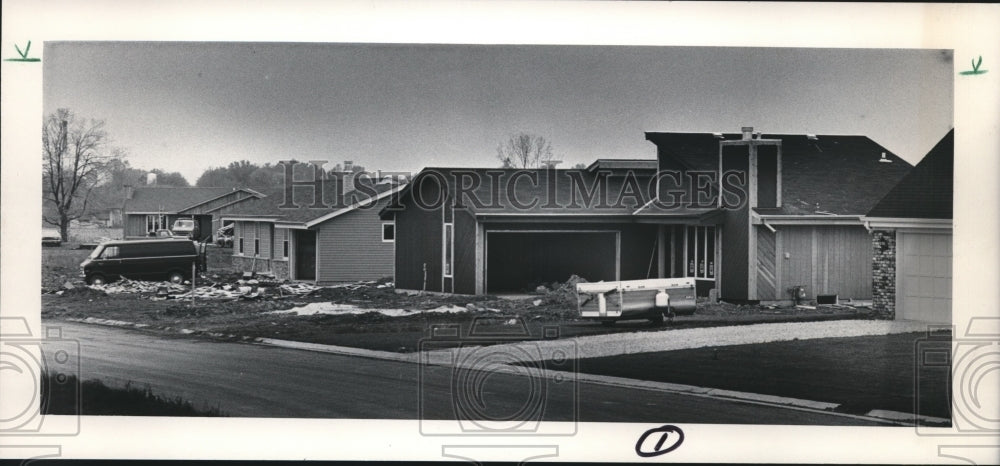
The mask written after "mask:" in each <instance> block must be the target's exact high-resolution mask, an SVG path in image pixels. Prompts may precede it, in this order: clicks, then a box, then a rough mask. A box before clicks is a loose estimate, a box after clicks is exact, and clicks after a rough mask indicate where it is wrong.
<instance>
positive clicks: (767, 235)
mask: <svg viewBox="0 0 1000 466" xmlns="http://www.w3.org/2000/svg"><path fill="white" fill-rule="evenodd" d="M756 228H757V299H760V300H774V299H777V297H776V291H777V278H776V273H775V270H776V265H775V251H776V246H777V245H776V235H775V234H774V233H772V232H771V230H768V229H767V228H764V227H756Z"/></svg>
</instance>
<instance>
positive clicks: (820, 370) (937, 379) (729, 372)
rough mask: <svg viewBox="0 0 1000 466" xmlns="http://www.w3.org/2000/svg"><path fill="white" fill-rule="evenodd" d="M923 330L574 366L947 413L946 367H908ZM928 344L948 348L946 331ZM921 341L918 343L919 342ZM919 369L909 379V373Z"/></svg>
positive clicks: (860, 410) (857, 408) (853, 408)
mask: <svg viewBox="0 0 1000 466" xmlns="http://www.w3.org/2000/svg"><path fill="white" fill-rule="evenodd" d="M926 338H927V334H926V333H907V334H897V335H885V336H866V337H849V338H824V339H815V340H798V341H785V342H775V343H764V344H756V345H736V346H721V347H714V348H699V349H691V350H679V351H666V352H658V353H641V354H630V355H623V356H611V357H604V358H592V359H582V360H580V361H578V363H579V365H578V368H579V371H580V372H582V373H588V374H601V375H610V376H616V377H627V378H632V379H641V380H653V381H660V382H671V383H680V384H686V385H695V386H700V387H710V388H721V389H726V390H736V391H742V392H751V393H760V394H767V395H777V396H786V397H792V398H801V399H806V400H814V401H825V402H831V403H840V404H841V406H840V407H839V408H838V409H837V410H838V411H840V412H846V413H853V414H864V413H866V412H868V411H870V410H872V409H887V410H893V411H900V412H904V413H912V412H914V406H915V405H914V398H915V393H917V391H918V386H919V394H920V396H919V400H918V401H919V403H918V404H917V411H916V412H917V413H919V414H922V415H927V416H935V417H941V418H950V417H951V415H950V407H951V397H950V391H951V382H950V371H951V367H950V366H923V367H920V368H919V369H916V368H915V363H916V361H918V360H919V359H918V358H917V356H916V355H917V352H916V348H917V342H918V341H920V340H921V339H926ZM930 345H932V346H934V347H935V348H937V349H943V348H950V345H951V340H950V338H948V337H943V338H940V339H939V338H935V339H934V341H933V342H931V343H930ZM927 346H928V343H926V342H925V343H924V344H923V346H921V348H925V347H927ZM915 373H919V377H918V378H915V376H914V374H915Z"/></svg>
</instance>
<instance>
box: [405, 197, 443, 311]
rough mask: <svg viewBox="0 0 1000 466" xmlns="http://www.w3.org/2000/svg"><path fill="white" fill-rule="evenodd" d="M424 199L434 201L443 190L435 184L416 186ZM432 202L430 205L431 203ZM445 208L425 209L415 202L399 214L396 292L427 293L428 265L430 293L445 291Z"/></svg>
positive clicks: (410, 203)
mask: <svg viewBox="0 0 1000 466" xmlns="http://www.w3.org/2000/svg"><path fill="white" fill-rule="evenodd" d="M414 186H418V187H419V188H420V189H421V190H422V192H423V198H424V199H429V200H433V199H436V198H437V197H436V196H437V195H438V194H437V192H438V190H439V188H438V187H437V186H435V183H422V184H416V185H414ZM414 189H416V188H414ZM428 202H430V201H428ZM442 215H443V214H442V212H441V207H438V208H437V209H424V208H422V207H420V206H417V205H416V203H415V202H413V200H412V199H410V200H409V202H407V203H406V204H405V208H404V209H402V210H399V211H397V212H395V222H396V263H395V277H396V288H398V289H404V290H422V289H424V288H423V287H424V265H425V264H426V267H427V288H426V289H427V291H441V235H442V228H443V227H442V226H441V218H442Z"/></svg>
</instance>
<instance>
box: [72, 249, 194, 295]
mask: <svg viewBox="0 0 1000 466" xmlns="http://www.w3.org/2000/svg"><path fill="white" fill-rule="evenodd" d="M192 265H193V266H195V267H197V269H198V271H204V269H205V261H204V250H203V247H200V245H198V244H197V243H195V242H194V241H191V240H189V239H150V240H118V241H106V242H104V243H101V244H100V245H99V246H97V247H96V248H94V252H92V253H91V254H90V257H88V258H87V259H86V260H84V261H83V263H82V264H80V269H81V275H83V276H84V278H85V279H86V280H87V283H88V284H91V285H101V284H104V283H107V282H109V281H114V280H116V279H118V278H119V277H126V278H131V279H137V280H164V279H166V280H170V281H171V282H173V283H181V282H183V281H184V280H187V279H189V278H191V267H192Z"/></svg>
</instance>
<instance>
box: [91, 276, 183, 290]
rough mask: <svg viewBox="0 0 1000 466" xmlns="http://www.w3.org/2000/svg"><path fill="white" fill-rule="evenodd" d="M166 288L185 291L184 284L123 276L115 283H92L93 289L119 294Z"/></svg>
mask: <svg viewBox="0 0 1000 466" xmlns="http://www.w3.org/2000/svg"><path fill="white" fill-rule="evenodd" d="M161 287H162V288H166V289H167V291H168V292H170V291H177V292H181V291H185V290H186V289H187V288H185V287H184V286H182V285H178V284H175V283H169V282H147V281H143V280H129V279H127V278H123V279H121V280H119V281H117V282H114V283H107V284H104V285H90V288H91V289H94V290H99V291H103V292H105V293H107V294H119V293H156V292H157V291H158V290H159V289H160V288H161Z"/></svg>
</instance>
